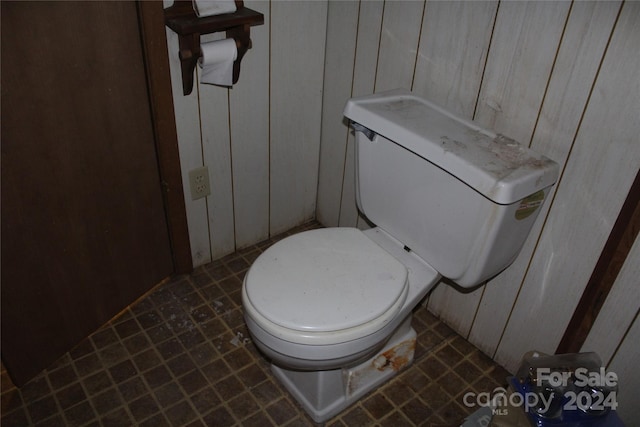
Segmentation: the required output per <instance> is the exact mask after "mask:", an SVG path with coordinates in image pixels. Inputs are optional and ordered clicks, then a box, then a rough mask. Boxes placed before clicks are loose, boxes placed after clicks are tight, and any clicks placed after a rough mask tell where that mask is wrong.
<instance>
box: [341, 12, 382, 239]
mask: <svg viewBox="0 0 640 427" xmlns="http://www.w3.org/2000/svg"><path fill="white" fill-rule="evenodd" d="M383 11H384V2H382V1H376V0H372V1H362V2H360V11H359V14H358V36H357V42H356V46H357V49H356V56H355V63H354V73H353V89H352V94H353V96H360V95H366V94H369V93H373V91H374V90H375V80H376V66H377V63H378V50H379V47H380V31H381V25H382V15H383ZM354 142H355V141H354V138H353V135H352V134H351V132H350V133H349V135H348V138H347V148H346V154H345V166H344V179H343V182H342V199H341V200H340V218H339V224H340V226H342V227H355V226H357V225H358V223H359V222H360V223H362V222H363V221H361V220H359V213H358V207H357V206H356V187H355V157H354V156H355V152H354V145H355V144H354Z"/></svg>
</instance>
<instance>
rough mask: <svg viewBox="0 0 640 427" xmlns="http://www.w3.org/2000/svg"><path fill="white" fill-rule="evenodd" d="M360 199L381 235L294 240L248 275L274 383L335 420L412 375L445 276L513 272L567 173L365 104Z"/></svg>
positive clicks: (393, 97) (479, 138)
mask: <svg viewBox="0 0 640 427" xmlns="http://www.w3.org/2000/svg"><path fill="white" fill-rule="evenodd" d="M345 116H346V117H347V118H349V119H350V122H351V126H352V128H353V129H354V131H355V135H356V151H355V153H356V156H355V157H356V202H357V205H358V208H359V210H360V212H361V213H363V214H364V215H366V217H367V218H368V219H369V220H370V221H371V222H372V223H373V224H375V226H374V227H373V228H371V229H369V230H365V231H361V230H359V229H356V228H325V229H318V230H310V231H305V232H302V233H299V234H295V235H292V236H289V237H287V238H285V239H283V240H281V241H280V242H278V243H276V244H274V245H273V246H271V247H270V248H269V249H267V250H266V251H265V252H264V253H262V254H261V255H260V256H259V257H258V258H257V259H256V260H255V262H254V263H253V264H252V266H251V267H250V269H249V271H248V272H247V274H246V275H245V279H244V283H243V288H242V303H243V307H244V316H245V321H246V323H247V327H248V329H249V332H250V334H251V337H252V339H253V342H254V343H255V344H256V346H257V347H258V348H259V349H260V350H261V351H262V353H264V354H265V356H267V357H268V358H269V359H270V361H271V369H272V372H273V373H274V375H275V376H276V377H277V378H278V379H279V380H280V381H281V382H282V384H283V385H284V386H285V387H286V388H287V389H288V390H289V392H291V394H292V395H293V396H294V397H295V398H296V400H297V401H298V402H299V403H300V404H301V405H302V406H303V407H304V408H305V410H306V411H307V412H308V413H309V415H310V416H311V417H312V418H313V419H314V420H315V421H316V422H323V421H325V420H327V419H329V418H330V417H332V416H334V415H336V414H337V413H338V412H340V411H341V410H343V409H344V408H346V407H347V406H349V405H350V404H351V403H353V402H355V401H356V400H357V399H359V398H360V397H361V396H363V395H364V394H365V393H367V392H368V391H370V390H372V389H374V388H375V387H377V386H378V385H380V384H381V383H383V382H384V381H387V380H388V379H389V378H391V377H392V376H393V375H395V374H396V373H397V372H398V371H399V370H401V369H403V368H404V367H406V366H408V365H409V364H410V363H411V361H412V360H413V357H414V350H415V346H416V333H415V331H414V330H413V329H412V328H411V313H412V310H413V309H414V308H415V307H416V306H417V305H418V304H419V303H420V301H421V300H422V299H423V298H424V297H425V295H427V293H428V292H429V291H430V290H431V289H432V288H433V287H434V286H435V285H436V283H438V281H439V279H440V278H441V277H446V278H448V279H450V280H451V281H453V282H455V283H456V284H458V285H459V286H461V287H463V288H472V287H475V286H477V285H478V284H480V283H482V282H484V281H486V280H487V279H489V278H490V277H492V276H495V275H496V274H499V273H500V272H501V271H502V270H503V269H504V268H506V267H507V266H508V265H509V264H511V263H512V262H513V260H514V259H515V257H516V256H517V254H518V253H519V251H520V249H521V248H522V245H523V244H524V241H525V239H526V238H527V236H528V234H529V232H530V230H531V228H532V226H533V223H534V221H535V219H536V216H537V215H538V213H539V211H540V209H539V208H540V206H541V205H542V203H543V201H544V199H545V197H546V195H547V194H548V192H549V189H550V187H551V185H553V183H555V181H556V179H557V176H558V165H557V164H556V163H555V162H553V161H551V160H550V159H547V158H546V157H544V156H542V155H540V154H537V153H535V152H533V151H531V150H529V149H528V148H527V147H524V146H522V145H520V144H518V143H517V142H515V141H513V140H511V139H509V138H506V137H504V136H500V135H496V134H495V133H492V132H491V131H489V130H486V129H483V128H481V127H479V126H478V125H477V124H474V123H473V122H470V121H466V120H464V119H461V118H459V117H456V116H455V115H453V114H451V113H449V112H447V111H446V110H444V109H442V108H440V107H438V106H436V105H435V104H432V103H431V102H429V101H427V100H424V99H422V98H419V97H417V96H415V95H413V94H411V93H410V92H408V91H405V90H396V91H390V92H386V93H381V94H375V95H369V96H365V97H360V98H354V99H351V100H349V101H348V102H347V106H346V107H345Z"/></svg>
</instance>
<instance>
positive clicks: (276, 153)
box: [269, 1, 327, 234]
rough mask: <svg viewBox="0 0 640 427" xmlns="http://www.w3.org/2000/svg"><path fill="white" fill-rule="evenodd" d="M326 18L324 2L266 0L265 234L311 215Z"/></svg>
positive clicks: (313, 203) (316, 172)
mask: <svg viewBox="0 0 640 427" xmlns="http://www.w3.org/2000/svg"><path fill="white" fill-rule="evenodd" d="M326 22H327V2H326V1H304V2H300V1H290V2H289V1H287V2H284V1H276V2H273V3H272V4H271V71H270V82H271V98H270V113H269V115H270V144H271V145H270V156H271V157H270V170H271V174H270V181H271V182H270V184H271V190H270V197H271V200H270V212H271V217H270V232H271V234H277V233H280V232H282V231H285V230H287V229H289V228H291V227H293V226H294V225H296V224H300V223H302V222H304V221H307V220H310V219H312V218H314V216H315V204H316V194H317V180H318V159H319V151H320V117H321V113H322V79H323V69H324V67H323V61H324V48H325V35H326Z"/></svg>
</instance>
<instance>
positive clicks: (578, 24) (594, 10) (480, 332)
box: [469, 2, 620, 354]
mask: <svg viewBox="0 0 640 427" xmlns="http://www.w3.org/2000/svg"><path fill="white" fill-rule="evenodd" d="M619 8H620V2H615V3H613V2H611V3H605V2H579V3H575V4H574V5H573V7H572V9H571V15H570V17H569V21H568V22H567V27H566V30H565V33H564V36H563V39H562V44H561V46H560V50H559V52H558V57H557V60H556V64H555V66H554V70H553V73H552V75H551V79H550V81H549V87H548V89H547V94H546V96H545V99H544V103H543V105H542V109H541V113H540V117H539V119H538V124H537V126H536V129H535V133H534V135H533V140H532V144H531V147H532V148H533V149H534V150H536V151H538V152H540V153H543V154H545V155H546V156H547V157H549V158H551V159H553V160H555V161H556V162H558V163H559V164H560V166H561V169H562V168H563V167H564V164H565V163H566V161H567V158H568V155H569V152H570V150H571V147H572V144H573V142H574V138H575V135H576V132H577V129H578V125H579V123H580V120H581V118H582V114H583V112H584V109H585V106H586V103H587V100H588V97H589V93H590V90H591V87H592V85H593V81H594V80H595V77H596V75H597V72H598V67H599V65H600V62H601V61H602V56H603V55H604V52H605V49H606V45H607V40H608V39H609V35H610V34H611V31H612V30H613V26H614V23H615V19H616V16H617V14H618V10H619ZM557 188H558V186H557V185H556V186H554V187H553V188H552V190H551V193H550V194H549V196H548V197H547V201H546V203H545V205H544V206H543V209H542V211H541V212H540V214H539V217H538V220H537V221H536V223H535V225H534V227H533V229H532V230H531V234H530V236H529V239H527V241H526V243H525V245H524V247H523V249H522V252H521V253H520V255H519V256H518V258H517V259H516V261H515V262H514V263H513V264H512V265H511V266H510V267H509V268H508V269H507V270H505V271H504V272H503V273H501V274H500V275H499V276H498V277H496V278H494V279H493V280H491V281H490V282H489V283H488V284H487V286H486V289H485V293H484V295H483V297H482V300H481V303H480V306H479V309H478V313H477V315H476V318H475V321H474V323H473V328H472V330H471V334H470V335H469V340H470V341H471V342H472V343H474V344H475V345H476V346H478V347H479V348H480V349H482V350H483V351H484V352H485V353H487V354H494V352H495V350H496V348H497V346H498V342H499V340H500V337H501V335H502V332H503V331H504V328H505V325H506V323H507V319H508V317H509V313H510V310H509V309H508V308H510V307H512V306H513V304H514V302H515V299H516V296H517V293H518V291H519V289H520V284H521V283H522V280H523V277H524V275H525V274H526V270H527V268H528V266H529V261H530V259H531V258H532V256H533V253H534V251H535V248H536V244H537V241H538V236H539V235H540V233H541V231H542V226H543V224H544V219H545V218H546V217H547V215H548V213H549V209H550V208H551V201H552V200H553V197H554V194H555V191H556V189H557ZM495 307H504V308H505V309H501V310H496V309H495Z"/></svg>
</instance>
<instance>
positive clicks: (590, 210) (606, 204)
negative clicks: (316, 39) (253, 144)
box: [317, 1, 640, 371]
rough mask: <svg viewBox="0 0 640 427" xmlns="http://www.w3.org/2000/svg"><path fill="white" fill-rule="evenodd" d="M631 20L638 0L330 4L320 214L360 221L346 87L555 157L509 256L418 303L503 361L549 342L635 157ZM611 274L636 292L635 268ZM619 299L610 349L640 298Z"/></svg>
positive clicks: (577, 290)
mask: <svg viewBox="0 0 640 427" xmlns="http://www.w3.org/2000/svg"><path fill="white" fill-rule="evenodd" d="M348 22H351V23H352V24H351V25H347V23H348ZM637 22H640V4H638V3H634V2H627V3H622V2H575V3H571V2H455V1H447V2H426V3H425V2H416V1H408V2H402V1H393V2H392V1H387V2H375V1H366V2H365V1H362V2H355V1H353V2H351V1H348V2H329V13H328V31H327V44H326V64H327V67H326V73H325V80H324V94H323V96H324V101H323V121H322V139H321V157H320V170H319V176H320V181H319V187H318V207H317V216H318V219H319V221H320V222H322V223H323V224H325V225H328V226H336V225H340V226H356V225H357V226H363V224H364V222H363V221H362V220H361V219H359V217H358V212H357V209H356V208H355V202H354V197H353V193H354V190H353V186H354V179H353V140H352V136H351V135H350V134H349V131H348V129H347V127H346V125H345V123H344V122H343V121H341V120H340V118H341V114H342V108H343V107H344V102H345V100H346V99H347V98H349V97H350V96H355V95H361V94H363V93H371V92H379V91H383V90H386V89H391V88H394V87H405V88H408V89H411V90H413V91H414V92H416V93H417V94H419V95H422V96H425V97H427V98H430V99H432V100H433V101H435V102H437V103H439V104H441V105H443V106H444V107H446V108H448V109H450V110H452V111H454V112H456V113H458V114H460V115H462V116H463V117H466V118H469V119H473V120H475V121H477V122H478V123H480V124H481V125H483V126H486V127H490V128H493V129H495V130H496V131H497V132H499V133H503V134H506V135H508V136H510V137H513V138H515V139H517V140H519V141H521V142H522V143H524V144H527V145H529V146H530V147H531V148H533V149H534V150H536V151H538V152H541V153H543V154H545V155H546V156H548V157H550V158H552V159H554V160H555V161H556V162H558V163H559V164H560V166H561V177H560V179H559V181H558V183H557V184H556V186H555V187H554V188H553V191H552V192H551V194H550V196H549V198H548V200H547V202H546V204H545V206H544V208H543V210H542V211H541V212H540V215H539V218H538V221H537V223H536V225H535V227H534V229H533V231H532V233H531V236H530V238H529V239H528V241H527V242H526V244H525V246H524V248H523V250H522V253H521V254H520V256H519V257H518V259H517V260H516V262H515V263H514V264H513V265H512V266H510V267H509V268H508V269H507V270H506V271H504V272H503V273H501V274H500V275H498V276H497V277H496V278H494V279H493V280H491V281H490V282H489V283H488V284H487V285H486V286H483V287H481V288H478V289H476V290H475V291H473V292H470V293H466V294H465V293H460V292H459V291H457V290H454V289H453V288H451V287H449V286H447V285H445V284H440V285H439V286H438V287H437V288H436V289H435V291H434V292H433V293H432V294H431V296H430V299H429V302H428V304H429V308H430V309H431V310H432V311H433V312H434V313H436V314H437V315H439V316H441V317H442V319H444V320H445V321H446V322H447V323H449V324H450V325H451V326H452V327H453V328H454V329H456V330H457V331H458V332H459V333H461V334H462V335H463V336H465V337H468V339H469V340H470V341H471V342H472V343H474V344H475V345H477V346H478V347H480V348H481V349H482V350H483V351H484V352H486V353H487V354H488V355H490V356H492V357H493V358H494V359H495V360H496V361H498V362H499V363H501V364H502V365H504V366H505V367H506V368H507V369H509V370H512V371H513V370H514V369H515V368H517V366H518V363H519V360H520V357H521V356H522V354H523V353H524V352H526V351H527V350H530V349H537V350H540V351H544V352H549V353H553V352H554V350H555V348H556V347H557V345H558V342H559V340H560V339H561V337H562V334H563V333H564V331H565V328H566V326H567V323H568V321H569V320H570V318H571V315H572V314H573V311H574V309H575V307H576V304H577V302H578V300H579V298H580V296H581V294H582V291H583V289H584V286H585V285H586V283H587V281H588V279H589V277H590V275H591V272H592V270H593V267H594V265H595V263H596V262H597V259H598V257H599V254H600V252H601V250H602V247H603V245H604V243H605V242H606V240H607V237H608V235H609V232H610V230H611V227H612V225H613V223H614V222H615V220H616V217H617V215H618V212H619V210H620V207H621V206H622V203H623V202H624V200H625V197H626V195H627V193H628V191H629V188H630V186H631V184H632V182H633V179H634V177H635V175H636V173H637V171H638V168H639V166H640V142H639V141H638V135H640V120H639V119H640V116H639V111H640V86H639V84H640V79H638V72H639V71H638V70H640V55H639V54H638V47H637V46H639V45H640V27H638V26H637ZM634 23H635V24H634ZM637 256H638V255H637V253H635V252H634V253H632V254H630V259H631V258H632V257H635V264H633V261H630V262H631V263H632V265H636V266H637V265H638V259H637ZM618 281H619V282H620V283H619V284H617V285H616V286H619V287H623V288H624V287H625V286H626V287H628V286H632V289H633V292H636V295H637V292H638V290H637V288H638V286H637V283H638V279H637V275H634V274H627V275H624V276H621V277H620V278H619V279H618ZM625 289H626V288H625ZM619 304H622V305H624V306H625V307H626V311H627V312H629V313H632V316H631V318H630V319H629V318H627V319H626V322H627V326H625V329H624V330H622V331H621V332H620V334H619V335H618V336H617V340H618V341H616V339H615V338H611V340H612V341H614V342H613V343H610V344H608V346H609V347H608V348H609V350H608V351H613V350H614V349H615V348H616V347H617V346H618V344H619V343H620V341H619V340H621V339H623V337H624V335H625V331H626V327H628V326H629V325H630V324H631V321H632V320H633V315H635V314H636V313H637V310H638V307H639V306H640V303H639V302H638V301H637V300H629V299H625V298H621V299H620V301H619ZM612 306H613V307H616V306H617V305H616V304H613V303H612ZM610 310H614V311H615V310H616V309H615V308H614V309H611V308H610ZM603 315H604V314H603ZM612 346H613V347H612ZM636 351H637V349H636Z"/></svg>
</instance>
